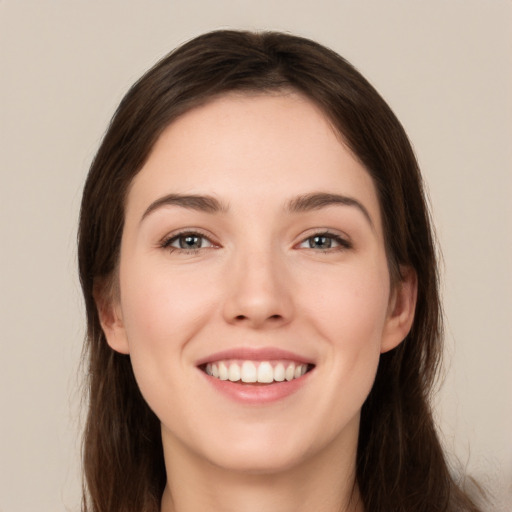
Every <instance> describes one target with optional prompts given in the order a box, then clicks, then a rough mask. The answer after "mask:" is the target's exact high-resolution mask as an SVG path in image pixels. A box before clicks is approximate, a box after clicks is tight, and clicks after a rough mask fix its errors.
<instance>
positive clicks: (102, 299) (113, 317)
mask: <svg viewBox="0 0 512 512" xmlns="http://www.w3.org/2000/svg"><path fill="white" fill-rule="evenodd" d="M112 288H113V286H111V285H110V284H107V283H105V282H95V283H94V290H93V295H94V301H95V302H96V308H97V309H98V316H99V319H100V324H101V328H102V329H103V332H104V334H105V338H106V339H107V343H108V344H109V346H110V348H112V349H113V350H115V351H116V352H119V353H121V354H129V353H130V348H129V345H128V339H127V337H126V330H125V327H124V322H123V314H122V310H121V304H120V300H119V294H118V293H116V292H115V291H113V289H112Z"/></svg>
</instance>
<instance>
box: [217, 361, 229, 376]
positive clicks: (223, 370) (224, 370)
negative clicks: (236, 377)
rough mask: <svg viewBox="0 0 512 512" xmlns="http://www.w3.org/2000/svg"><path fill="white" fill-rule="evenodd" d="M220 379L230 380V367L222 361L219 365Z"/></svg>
mask: <svg viewBox="0 0 512 512" xmlns="http://www.w3.org/2000/svg"><path fill="white" fill-rule="evenodd" d="M219 379H220V380H228V367H227V366H226V364H225V363H223V362H222V361H221V362H220V363H219Z"/></svg>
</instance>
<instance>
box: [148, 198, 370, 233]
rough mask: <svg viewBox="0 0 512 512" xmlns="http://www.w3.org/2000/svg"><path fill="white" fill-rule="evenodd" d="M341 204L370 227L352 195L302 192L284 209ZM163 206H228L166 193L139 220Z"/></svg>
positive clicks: (221, 209)
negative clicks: (360, 217) (302, 193)
mask: <svg viewBox="0 0 512 512" xmlns="http://www.w3.org/2000/svg"><path fill="white" fill-rule="evenodd" d="M335 205H342V206H352V207H355V208H357V209H358V210H359V211H360V212H361V213H362V214H363V215H364V217H365V218H366V220H367V221H368V223H369V224H370V226H371V227H372V228H374V224H373V221H372V218H371V216H370V214H369V212H368V210H367V209H366V208H365V207H364V205H363V204H362V203H360V202H359V201H358V200H357V199H355V198H353V197H348V196H344V195H340V194H330V193H326V192H313V193H311V194H304V195H301V196H298V197H295V198H293V199H291V200H290V201H289V202H288V203H287V205H286V208H285V209H286V210H287V211H288V212H289V213H301V212H308V211H312V210H320V209H322V208H327V207H329V206H335ZM164 206H179V207H181V208H187V209H189V210H196V211H199V212H205V213H225V212H227V211H228V209H229V207H228V205H227V204H224V203H222V202H221V201H219V200H218V199H216V198H215V197H212V196H208V195H184V194H168V195H166V196H163V197H160V198H159V199H157V200H156V201H154V202H152V203H151V204H150V205H149V206H148V207H147V208H146V210H145V211H144V213H143V215H142V217H141V222H142V221H143V220H144V219H145V218H146V217H147V216H148V215H149V214H150V213H152V212H154V211H155V210H158V209H159V208H162V207H164Z"/></svg>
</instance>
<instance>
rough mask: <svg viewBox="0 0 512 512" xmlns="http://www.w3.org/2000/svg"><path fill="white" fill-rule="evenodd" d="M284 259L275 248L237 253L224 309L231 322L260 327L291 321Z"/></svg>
mask: <svg viewBox="0 0 512 512" xmlns="http://www.w3.org/2000/svg"><path fill="white" fill-rule="evenodd" d="M282 259H283V254H282V253H281V251H280V250H279V248H278V247H274V246H272V245H271V244H268V245H265V246H263V247H262V246H261V244H245V245H244V247H243V248H239V249H238V250H235V251H234V253H233V260H232V261H231V268H230V274H231V277H230V279H229V286H228V293H227V297H226V301H225V307H224V313H225V317H226V320H227V321H229V322H230V323H233V322H235V323H244V324H248V325H250V326H252V327H259V326H262V325H267V324H270V325H276V324H279V325H281V324H283V323H286V322H287V321H288V320H289V319H290V316H291V312H292V307H291V297H290V294H289V289H288V286H287V282H286V278H285V273H286V272H285V265H284V264H283V261H282Z"/></svg>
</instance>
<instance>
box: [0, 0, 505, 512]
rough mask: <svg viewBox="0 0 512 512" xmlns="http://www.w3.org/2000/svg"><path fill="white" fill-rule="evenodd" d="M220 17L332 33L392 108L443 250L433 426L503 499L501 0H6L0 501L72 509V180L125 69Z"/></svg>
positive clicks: (328, 38) (86, 160) (12, 510)
mask: <svg viewBox="0 0 512 512" xmlns="http://www.w3.org/2000/svg"><path fill="white" fill-rule="evenodd" d="M219 27H234V28H252V29H262V28H272V29H282V30H288V31H292V32H296V33H298V34H301V35H305V36H309V37H312V38H314V39H317V40H319V41H320V42H322V43H324V44H327V45H329V46H331V47H333V48H334V49H335V50H337V51H338V52H339V53H341V54H342V55H344V56H345V57H347V58H348V59H349V60H351V61H352V62H353V63H354V64H355V65H356V66H357V67H358V68H359V69H360V70H361V71H362V72H363V73H364V74H365V75H366V76H367V77H368V78H369V79H370V80H371V81H372V82H373V83H374V85H375V86H376V87H377V89H378V90H379V91H380V92H381V93H382V94H383V96H384V97H385V98H386V99H387V100H388V102H389V103H390V105H391V106H392V108H393V109H394V110H395V111H396V113H397V115H398V117H399V118H400V119H401V120H402V122H403V124H404V125H405V127H406V130H407V131H408V133H409V135H410V137H411V139H412V140H413V143H414V145H415V148H416V151H417V154H418V157H419V160H420V163H421V165H422V168H423V172H424V175H425V178H426V181H427V183H428V187H429V190H430V194H431V197H432V203H433V207H434V217H435V221H436V223H437V227H438V232H439V237H440V239H441V243H442V248H443V252H444V266H445V270H444V283H445V284H444V289H445V309H446V313H447V317H448V322H447V338H448V356H449V357H448V360H447V376H446V379H445V385H444V387H443V388H442V391H441V392H440V393H439V394H438V395H437V397H436V402H437V403H438V417H439V424H440V427H441V428H442V431H443V433H444V437H445V439H446V445H447V447H448V448H449V450H450V451H452V452H453V453H456V454H457V456H458V457H459V459H460V464H461V465H462V467H466V468H467V471H468V472H469V473H470V474H472V475H474V476H476V477H477V478H480V479H481V480H482V482H483V483H484V484H485V485H488V486H489V488H491V489H492V490H493V492H494V493H495V494H496V495H500V496H501V498H500V499H501V505H499V504H497V505H496V508H495V509H496V510H500V511H505V510H509V509H507V508H506V505H505V500H506V499H507V498H506V496H508V499H509V500H510V501H511V502H512V497H511V494H510V490H509V491H507V490H506V487H507V485H508V484H507V482H510V481H511V479H512V439H511V432H512V406H511V401H512V400H511V391H512V389H511V387H512V386H511V377H510V374H511V372H512V343H511V341H512V340H511V332H512V329H511V317H512V293H511V290H512V272H511V254H512V211H511V206H510V204H511V201H510V196H511V194H512V178H511V177H512V169H511V163H512V150H511V148H512V115H511V114H512V96H511V95H512V93H511V91H512V2H511V1H510V0H428V1H427V0H425V1H421V0H409V1H406V0H401V1H400V0H372V1H370V0H359V1H357V0H345V1H343V0H339V1H328V0H314V1H298V0H294V1H292V0H283V1H279V0H274V1H267V0H258V1H243V0H231V1H229V0H215V1H211V2H209V1H207V0H203V1H194V0H189V1H187V2H185V1H171V0H146V1H142V0H140V1H135V0H131V1H127V0H125V1H109V0H103V1H101V0H89V1H85V0H83V1H79V0H67V1H65V0H46V1H45V0H34V1H29V0H0V51H1V60H0V76H1V85H0V87H1V89H0V92H1V96H0V98H1V99H0V106H1V137H0V144H1V148H0V158H1V168H0V169H1V186H0V194H1V197H0V208H1V211H0V225H1V238H0V240H1V242H0V244H1V250H0V258H1V261H0V264H1V265H0V268H1V283H0V289H1V301H2V302H1V304H0V315H1V326H0V327H1V328H0V333H1V334H0V336H1V349H0V411H1V413H0V414H1V420H0V421H1V423H0V429H1V431H0V512H32V511H38V512H50V511H52V512H54V511H61V510H71V511H77V510H78V509H79V487H80V482H79V434H78V431H79V402H80V391H79V387H78V383H79V378H78V377H77V375H78V362H79V354H80V347H81V340H82V337H83V332H84V329H83V323H84V322H83V310H82V304H81V297H80V291H79V285H78V282H77V278H76V272H75V266H76V262H75V259H76V256H75V230H76V221H77V214H78V207H79V201H80V193H81V187H82V184H83V181H84V178H85V174H86V172H87V168H88V165H89V164H90V161H91V158H92V156H93V154H94V152H95V150H96V148H97V146H98V144H99V141H100V139H101V136H102V134H103V132H104V130H105V128H106V126H107V122H108V120H109V118H110V116H111V115H112V113H113V111H114V109H115V107H116V105H117V103H118V102H119V100H120V99H121V97H122V95H123V93H124V92H125V91H126V90H127V88H128V87H129V85H130V84H131V83H132V82H133V81H134V80H135V79H136V78H138V77H139V75H140V74H141V73H142V72H143V71H144V70H146V69H147V68H148V67H149V66H151V65H152V64H153V63H154V62H155V61H156V60H157V59H158V58H160V57H161V56H162V55H164V54H165V53H166V52H167V51H169V50H170V49H172V48H173V47H174V46H176V45H177V44H178V43H181V42H183V41H185V40H187V39H189V38H191V37H192V36H195V35H197V34H199V33H201V32H203V31H206V30H211V29H214V28H219ZM507 493H508V494H507ZM498 501H499V500H498Z"/></svg>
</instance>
